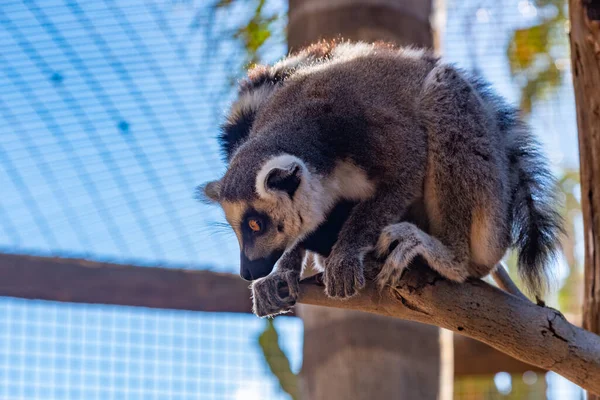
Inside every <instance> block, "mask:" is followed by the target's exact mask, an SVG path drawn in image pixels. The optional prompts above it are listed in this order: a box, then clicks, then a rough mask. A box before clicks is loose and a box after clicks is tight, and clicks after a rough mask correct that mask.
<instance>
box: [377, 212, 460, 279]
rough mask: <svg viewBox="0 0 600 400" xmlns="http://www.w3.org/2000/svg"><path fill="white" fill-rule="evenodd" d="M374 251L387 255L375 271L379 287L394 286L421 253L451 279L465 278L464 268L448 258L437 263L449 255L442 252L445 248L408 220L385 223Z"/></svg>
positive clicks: (433, 266)
mask: <svg viewBox="0 0 600 400" xmlns="http://www.w3.org/2000/svg"><path fill="white" fill-rule="evenodd" d="M396 244H397V245H396ZM394 245H395V247H394ZM376 253H377V255H378V256H379V257H384V256H387V258H386V260H385V262H384V264H383V267H382V268H381V271H380V272H379V274H378V275H377V286H378V287H379V290H382V289H383V288H384V287H386V286H388V285H389V286H392V287H394V286H397V285H398V283H399V281H400V279H401V278H402V273H403V272H404V270H406V269H407V268H408V266H409V265H410V262H411V261H412V260H413V259H414V258H415V257H416V256H419V255H420V256H423V257H424V258H425V260H426V261H427V262H428V264H430V266H431V267H432V268H434V269H435V270H437V271H438V272H439V273H441V274H442V275H443V276H444V277H446V278H448V279H450V280H452V281H455V282H464V281H465V280H466V279H467V278H468V275H467V271H466V270H465V269H463V268H460V267H458V266H453V265H451V263H448V262H444V263H441V262H440V260H442V259H444V260H450V259H451V258H450V257H449V256H448V254H446V253H447V249H446V248H445V247H444V245H443V244H442V243H441V242H439V241H438V240H437V239H435V238H433V237H431V236H429V235H428V234H426V233H425V232H423V231H422V230H420V229H419V228H418V227H417V226H415V225H413V224H411V223H409V222H400V223H398V224H394V225H389V226H386V227H385V228H384V229H383V231H382V232H381V235H380V236H379V240H378V242H377V246H376Z"/></svg>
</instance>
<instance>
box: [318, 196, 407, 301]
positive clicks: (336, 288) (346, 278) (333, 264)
mask: <svg viewBox="0 0 600 400" xmlns="http://www.w3.org/2000/svg"><path fill="white" fill-rule="evenodd" d="M411 198H412V196H411V195H409V194H408V193H407V192H406V188H403V187H402V186H400V185H394V186H385V187H381V188H379V190H378V191H377V193H376V194H375V196H374V197H372V198H370V199H368V200H365V201H363V202H361V203H359V204H358V205H356V207H354V209H353V210H352V213H351V214H350V217H349V218H348V220H347V221H346V223H345V224H344V226H343V228H342V230H341V231H340V234H339V237H338V241H337V243H336V244H335V245H334V246H333V249H332V251H331V254H330V255H329V257H327V259H326V260H325V274H324V282H325V291H326V293H327V294H328V295H329V296H330V297H341V298H344V297H350V296H352V295H354V294H355V293H356V291H357V289H360V288H362V287H363V286H364V285H365V277H364V269H363V257H364V254H365V253H367V252H368V251H370V250H372V249H373V248H374V246H375V244H376V243H377V239H378V238H379V235H380V234H381V231H382V229H383V228H384V227H385V226H387V225H389V224H392V223H394V222H397V221H398V220H399V219H400V218H401V216H402V215H403V214H404V213H405V211H406V209H407V207H408V205H409V202H410V199H411Z"/></svg>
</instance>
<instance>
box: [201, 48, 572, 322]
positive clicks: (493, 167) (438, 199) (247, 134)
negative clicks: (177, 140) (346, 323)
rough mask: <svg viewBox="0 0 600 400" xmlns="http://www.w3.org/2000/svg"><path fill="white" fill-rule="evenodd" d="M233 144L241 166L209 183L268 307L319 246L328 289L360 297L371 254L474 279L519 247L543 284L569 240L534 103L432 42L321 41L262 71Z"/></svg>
mask: <svg viewBox="0 0 600 400" xmlns="http://www.w3.org/2000/svg"><path fill="white" fill-rule="evenodd" d="M221 142H222V149H223V153H224V155H225V158H226V160H227V162H228V164H229V165H228V168H227V171H226V173H225V175H224V176H223V177H222V178H221V179H219V180H217V181H214V182H210V183H208V184H206V185H205V186H204V193H205V195H206V197H208V198H209V199H211V200H212V201H215V202H218V203H219V204H220V205H221V206H222V208H223V209H224V211H225V215H226V218H227V221H228V222H229V224H230V225H231V227H232V228H233V230H234V231H235V234H236V236H237V238H238V241H239V244H240V263H241V267H240V274H241V276H242V277H243V278H244V279H247V280H252V281H254V282H253V297H254V311H255V313H256V314H257V315H260V316H265V315H272V314H276V313H279V312H282V311H286V310H288V309H289V308H290V307H291V306H292V305H293V304H294V303H295V301H296V299H297V295H298V282H299V277H300V272H301V265H302V261H303V259H304V257H305V256H306V252H307V251H308V252H312V253H316V254H318V255H319V258H320V260H321V262H320V264H322V268H323V269H324V283H325V291H326V293H327V294H328V295H329V296H332V297H337V298H347V297H349V296H353V295H354V294H355V293H356V292H357V291H358V290H359V289H360V288H362V287H363V286H364V284H365V277H364V270H363V258H364V256H365V254H366V253H368V252H371V251H373V252H375V253H376V254H377V255H378V256H380V257H382V258H384V259H385V262H384V264H383V267H382V269H381V271H380V272H379V275H378V278H377V281H378V284H379V285H380V286H381V287H383V286H385V285H388V284H390V285H393V284H395V283H397V281H398V280H399V279H400V277H401V274H402V271H403V270H404V269H406V268H407V267H408V266H409V264H410V262H411V261H412V260H413V259H414V258H415V257H416V256H421V257H422V258H423V259H424V260H425V261H426V262H427V264H428V265H429V266H430V267H431V268H433V269H434V270H435V271H437V272H438V273H439V274H440V275H442V276H444V277H446V278H447V279H450V280H453V281H456V282H463V281H464V280H465V279H467V278H468V277H483V276H485V275H487V274H488V273H490V271H492V270H493V269H494V268H495V267H496V265H497V264H498V262H499V261H500V260H501V259H502V257H503V256H504V255H505V253H506V251H507V249H508V248H510V247H516V248H517V250H518V253H519V270H520V273H521V275H522V277H523V278H524V279H525V282H526V283H527V284H528V286H529V287H530V288H531V289H532V290H533V291H537V290H538V289H539V288H540V286H541V284H542V282H543V277H544V267H545V266H546V265H547V264H548V260H549V258H550V257H551V256H552V255H553V254H554V252H555V251H556V249H557V246H558V236H559V233H560V231H561V226H560V218H559V216H558V214H557V212H556V211H555V208H554V197H553V195H552V190H553V186H552V184H553V180H552V177H551V174H550V172H549V169H548V167H547V164H546V160H545V158H544V157H543V155H542V154H541V152H540V150H539V147H538V145H537V142H536V141H535V140H534V138H533V137H532V135H531V133H530V131H529V129H528V128H527V126H526V124H525V123H524V122H523V121H521V120H520V119H519V117H518V110H517V109H515V108H513V107H511V106H509V105H508V104H507V103H506V102H505V101H504V100H503V99H501V98H500V97H499V96H497V95H496V94H495V93H494V92H493V91H492V90H491V89H490V87H489V85H488V84H487V83H485V82H484V81H483V80H481V79H479V78H477V77H474V76H471V75H469V74H467V73H465V72H463V71H461V70H459V69H457V68H455V67H453V66H451V65H448V64H445V63H444V62H443V61H441V60H440V59H438V58H437V57H434V56H433V55H431V54H429V53H428V52H426V51H423V50H417V49H412V48H395V47H393V46H389V45H380V44H365V43H356V44H352V43H332V42H321V43H318V44H316V45H313V46H311V47H309V48H307V49H305V50H302V51H300V52H299V53H297V54H294V55H291V56H288V57H287V58H284V59H283V60H282V61H280V62H278V63H276V64H274V65H272V66H259V67H255V68H253V69H251V70H250V71H249V73H248V77H247V79H245V80H244V81H243V82H242V83H241V85H240V89H239V93H238V97H237V100H236V101H235V102H234V103H233V105H232V107H231V110H230V112H229V115H228V117H227V121H226V123H225V124H224V126H223V131H222V136H221ZM415 210H419V211H420V212H417V211H415ZM275 263H277V270H276V271H275V272H274V273H272V274H271V271H272V270H273V267H274V265H275ZM269 274H270V275H269ZM281 285H287V287H288V289H289V293H288V295H287V296H284V297H283V298H282V297H281V296H279V295H278V290H277V289H278V288H279V287H280V286H281Z"/></svg>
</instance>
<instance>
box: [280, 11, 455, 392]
mask: <svg viewBox="0 0 600 400" xmlns="http://www.w3.org/2000/svg"><path fill="white" fill-rule="evenodd" d="M431 11H432V2H431V0H289V25H288V45H289V48H290V50H297V49H299V48H301V47H303V46H305V45H307V44H310V43H311V42H314V41H317V40H318V39H332V38H339V37H341V38H344V39H349V40H354V41H356V40H363V41H367V42H372V41H377V40H385V41H389V42H395V43H396V44H400V45H408V44H412V45H418V46H423V47H429V48H431V47H432V46H433V35H432V29H431V24H430V15H431ZM297 313H298V314H299V315H300V317H302V318H303V320H304V331H305V336H304V361H303V368H302V389H303V399H304V400H313V399H331V400H342V399H343V400H346V399H352V400H370V399H392V398H393V399H425V400H427V399H436V398H439V399H446V398H448V399H451V398H452V371H450V374H447V373H446V374H444V373H442V371H441V366H440V363H441V357H440V330H439V329H438V328H436V327H431V326H425V325H421V324H416V323H413V322H408V321H400V320H394V319H390V318H386V317H381V316H374V315H369V314H365V313H361V312H357V311H349V310H337V309H333V308H323V307H314V306H301V307H299V308H298V310H297ZM446 342H447V341H446ZM449 346H450V348H449V351H452V348H451V343H450V344H449ZM450 356H451V354H450ZM450 366H451V365H450ZM440 387H444V388H445V390H444V391H440ZM440 393H444V395H443V396H440Z"/></svg>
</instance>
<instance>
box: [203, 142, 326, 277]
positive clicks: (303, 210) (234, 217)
mask: <svg viewBox="0 0 600 400" xmlns="http://www.w3.org/2000/svg"><path fill="white" fill-rule="evenodd" d="M244 173H245V174H251V173H253V171H251V170H249V171H239V170H237V168H235V167H233V168H230V170H228V171H227V173H226V175H225V177H223V179H221V180H219V181H214V182H210V183H208V184H206V185H205V186H204V193H205V195H206V197H207V198H209V199H210V200H212V201H214V202H218V203H219V204H220V205H221V207H222V208H223V210H224V211H225V217H226V219H227V221H228V222H229V224H230V225H231V227H232V228H233V230H234V232H235V234H236V236H237V239H238V242H239V245H240V275H241V277H242V278H244V279H245V280H249V281H250V280H255V279H258V278H262V277H264V276H267V275H269V273H271V271H272V270H273V267H274V266H275V263H276V262H277V260H279V258H280V257H281V256H282V255H283V253H284V252H285V251H286V250H287V249H290V248H291V247H292V246H293V245H294V244H295V243H297V242H298V241H299V240H301V239H302V238H303V237H305V236H306V235H307V234H309V233H310V232H312V231H314V230H315V229H316V228H317V227H318V226H319V225H320V224H321V223H322V222H323V221H324V220H325V213H326V211H327V209H326V208H327V207H325V206H324V199H323V196H324V191H323V190H322V187H321V186H320V180H319V179H318V178H317V177H316V176H314V175H313V174H311V172H310V171H309V170H308V168H307V166H306V165H305V164H304V162H302V160H300V159H299V158H297V157H295V156H292V155H289V154H282V155H278V156H274V157H271V158H269V159H267V160H266V161H265V162H264V163H263V164H262V165H261V166H260V168H259V169H258V171H257V172H256V173H255V174H256V177H255V179H254V182H253V184H254V188H253V190H252V193H253V195H252V197H251V198H247V199H239V196H233V195H232V193H229V192H233V190H231V191H230V190H229V188H232V187H233V186H234V185H239V184H240V183H241V181H239V180H236V179H234V178H233V177H230V176H228V175H234V174H244ZM228 178H229V179H228ZM243 181H245V182H250V181H251V180H247V179H246V180H243ZM243 181H242V182H243ZM236 189H237V190H236V192H237V193H239V187H238V188H236Z"/></svg>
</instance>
